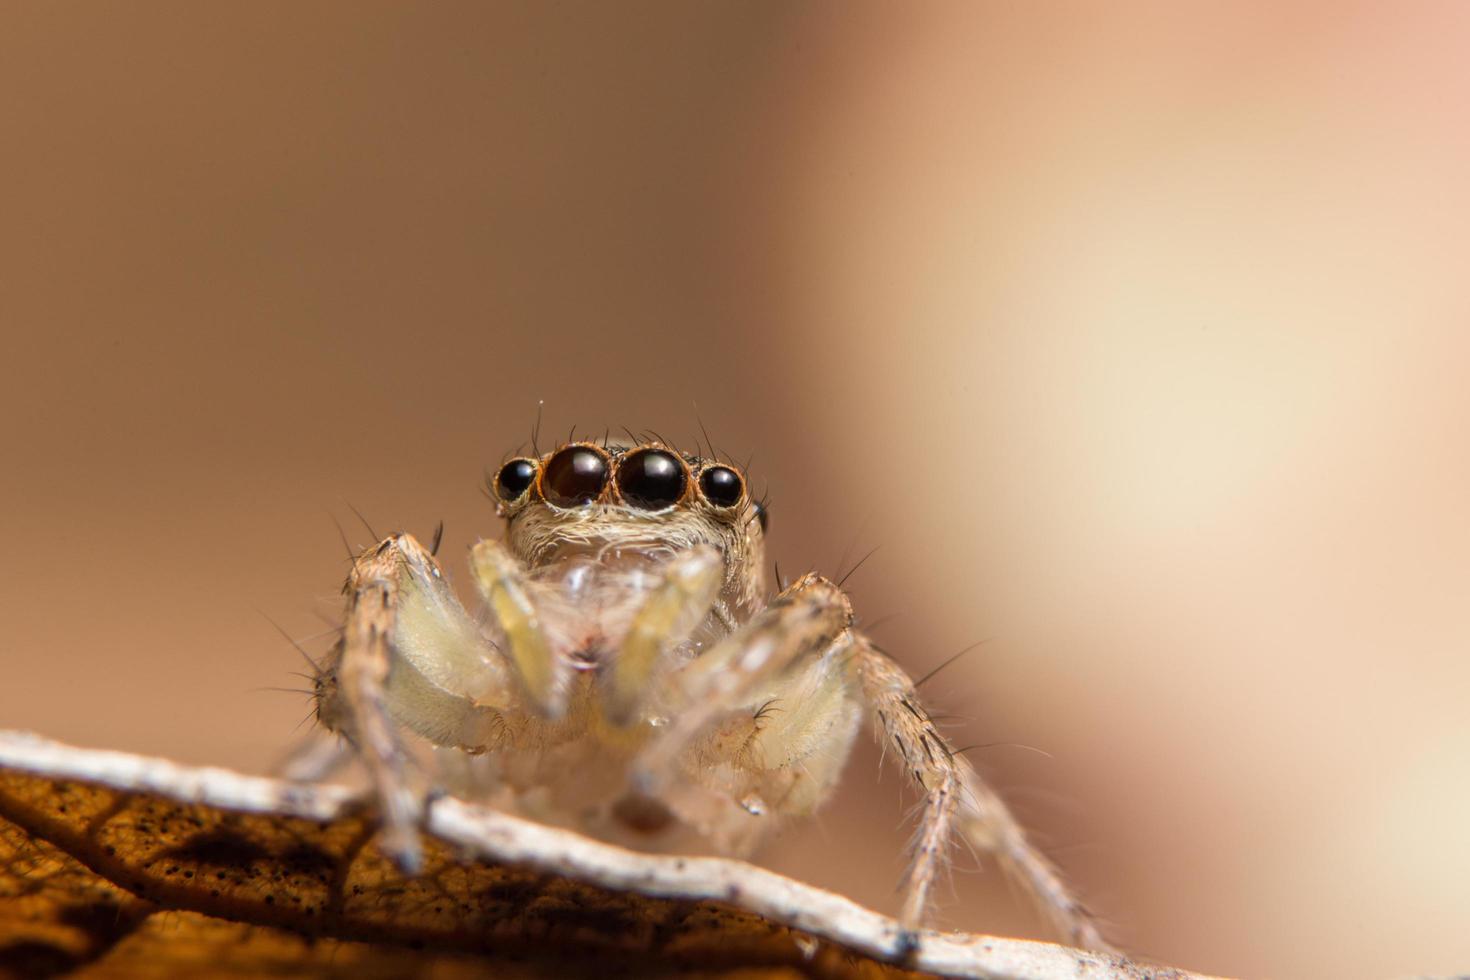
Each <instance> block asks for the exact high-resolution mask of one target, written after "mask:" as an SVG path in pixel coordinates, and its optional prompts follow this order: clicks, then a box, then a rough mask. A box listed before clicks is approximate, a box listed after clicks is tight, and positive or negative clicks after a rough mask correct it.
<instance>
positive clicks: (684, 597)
mask: <svg viewBox="0 0 1470 980" xmlns="http://www.w3.org/2000/svg"><path fill="white" fill-rule="evenodd" d="M724 572H725V565H724V562H723V561H722V560H721V558H720V553H719V552H718V551H716V550H715V549H714V548H711V547H700V548H696V549H694V550H693V551H689V552H685V553H684V554H681V555H679V556H678V557H677V558H675V559H673V560H672V561H670V562H669V564H668V565H667V566H666V568H665V569H664V580H663V583H662V584H661V585H660V586H659V587H658V588H656V589H654V590H653V592H652V594H650V595H649V597H648V599H647V600H646V601H645V602H644V604H643V606H642V608H641V609H639V610H638V613H637V615H635V616H634V617H633V622H632V625H631V626H629V628H628V633H627V635H626V636H625V637H624V639H623V644H622V647H621V648H620V649H619V651H618V655H617V657H616V659H614V660H613V661H612V663H611V665H610V666H609V667H608V670H607V674H606V676H605V678H604V680H603V685H604V686H603V700H602V705H603V712H604V714H605V716H606V718H607V720H608V721H610V722H611V723H612V724H614V725H617V726H619V727H623V726H627V725H629V724H631V723H633V722H634V721H636V720H638V708H639V706H640V705H641V704H643V702H644V700H645V698H646V696H647V694H648V691H649V687H650V685H651V684H652V681H653V678H654V676H655V674H656V672H657V670H658V667H659V665H660V664H661V663H662V662H663V661H664V659H665V658H666V657H667V656H668V654H669V653H670V651H672V650H673V649H674V648H675V647H677V646H678V645H679V644H680V643H683V642H684V641H685V640H687V639H689V636H690V634H691V633H693V632H694V630H695V628H696V627H698V626H699V624H700V623H702V622H704V620H705V618H706V617H707V616H709V612H710V607H711V606H712V605H713V604H714V601H715V596H716V595H717V594H718V593H719V590H720V584H721V581H722V579H723V576H724Z"/></svg>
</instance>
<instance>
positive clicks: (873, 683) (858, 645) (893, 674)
mask: <svg viewBox="0 0 1470 980" xmlns="http://www.w3.org/2000/svg"><path fill="white" fill-rule="evenodd" d="M851 664H852V668H853V669H854V670H855V671H856V672H857V677H858V681H859V683H860V685H861V688H862V692H863V698H864V700H865V701H866V702H867V703H868V706H869V708H870V709H871V710H872V712H873V714H874V716H875V719H876V725H877V728H878V729H879V731H880V732H881V735H882V737H883V740H884V742H885V745H886V746H887V747H888V748H890V749H892V750H893V751H894V752H895V754H897V756H898V757H899V758H900V759H901V760H902V761H903V764H904V765H905V767H906V768H907V769H908V771H909V774H910V775H911V776H912V777H913V779H914V781H915V782H916V783H918V784H919V787H920V789H921V790H922V792H923V793H924V812H923V816H922V818H921V820H920V824H919V832H918V838H917V842H916V846H915V852H914V856H913V861H912V862H911V863H910V865H909V870H908V874H907V875H906V877H905V880H904V884H903V890H904V903H903V911H902V912H901V914H900V919H901V921H902V922H903V923H904V925H906V926H908V927H910V928H918V927H919V926H920V925H921V924H922V921H923V918H924V913H925V912H926V910H927V909H928V907H929V902H930V890H931V888H932V886H933V884H934V881H935V879H936V878H937V877H938V874H939V872H940V871H941V870H942V869H943V868H944V865H945V861H946V859H947V857H948V851H949V847H950V843H951V841H952V838H953V835H954V832H955V830H959V831H960V832H961V833H962V834H963V835H964V837H965V839H966V840H967V841H969V842H970V843H971V844H972V845H974V846H976V847H979V848H982V849H984V850H986V851H988V852H990V853H992V854H994V855H995V856H996V858H997V860H998V861H999V862H1000V863H1001V865H1002V866H1003V867H1004V868H1005V870H1006V872H1007V873H1008V874H1010V875H1011V876H1012V877H1013V878H1014V879H1015V880H1017V881H1019V882H1020V883H1021V885H1022V886H1023V887H1024V888H1025V889H1026V891H1027V892H1028V893H1029V894H1030V895H1031V896H1032V898H1033V899H1035V901H1036V902H1037V904H1038V905H1039V906H1040V908H1041V910H1042V911H1043V913H1045V914H1046V916H1047V918H1048V919H1049V920H1050V921H1051V923H1052V925H1053V926H1054V927H1055V928H1056V930H1057V931H1058V933H1059V934H1060V935H1062V936H1063V937H1064V938H1065V939H1066V940H1067V941H1068V942H1071V943H1073V944H1075V945H1079V946H1085V947H1087V948H1090V949H1097V950H1108V949H1111V947H1110V946H1109V945H1108V943H1107V941H1106V940H1104V939H1103V937H1102V934H1101V932H1100V931H1099V930H1098V927H1097V923H1096V922H1094V921H1093V919H1092V917H1091V916H1090V915H1089V914H1088V912H1087V910H1086V909H1085V908H1083V906H1082V904H1081V903H1080V902H1079V901H1078V900H1077V898H1076V897H1075V896H1074V895H1073V894H1072V892H1071V890H1070V889H1069V888H1068V887H1067V885H1066V883H1065V882H1063V881H1062V879H1061V876H1060V874H1059V873H1058V872H1057V870H1056V868H1055V867H1054V866H1053V865H1052V864H1051V862H1050V861H1048V860H1047V859H1046V857H1045V856H1044V855H1043V854H1042V853H1041V852H1040V851H1038V850H1037V849H1036V848H1035V847H1034V846H1033V845H1032V844H1031V843H1030V842H1029V841H1028V840H1027V839H1026V835H1025V833H1024V832H1023V831H1022V830H1021V826H1020V824H1019V823H1017V822H1016V818H1015V817H1014V816H1012V815H1011V812H1010V810H1009V808H1007V807H1006V805H1005V803H1004V802H1003V801H1002V800H1001V799H1000V797H999V796H998V795H997V794H996V793H995V791H994V790H992V789H990V787H988V786H986V785H985V783H984V781H982V780H981V779H980V777H979V775H978V774H976V772H975V770H974V769H973V767H971V766H970V764H969V763H968V762H966V761H965V760H964V759H963V758H962V757H960V756H957V755H956V754H955V753H954V751H953V749H951V748H950V745H949V743H948V741H947V740H946V739H945V738H944V736H943V735H941V734H940V733H939V730H938V729H937V728H936V727H935V725H934V722H933V720H932V719H931V718H930V717H929V713H928V712H927V711H925V710H924V706H923V705H922V703H920V701H919V697H918V692H917V691H915V690H914V684H913V681H912V680H910V679H909V676H908V674H906V673H905V672H904V671H903V668H901V667H899V666H898V664H896V663H894V662H893V661H892V660H891V659H889V658H888V657H887V656H886V655H884V654H883V653H882V652H881V651H880V650H878V649H877V648H876V647H874V646H873V645H872V643H871V642H870V641H869V640H868V639H867V638H866V637H862V636H857V635H855V641H854V643H853V648H852V659H851Z"/></svg>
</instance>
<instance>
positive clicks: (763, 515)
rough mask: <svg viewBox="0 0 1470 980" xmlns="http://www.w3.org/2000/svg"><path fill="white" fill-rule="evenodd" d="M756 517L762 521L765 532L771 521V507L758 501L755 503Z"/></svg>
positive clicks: (762, 530) (763, 532)
mask: <svg viewBox="0 0 1470 980" xmlns="http://www.w3.org/2000/svg"><path fill="white" fill-rule="evenodd" d="M755 519H756V520H757V521H759V522H760V526H761V533H762V534H765V533H766V527H767V525H768V524H770V523H771V510H770V508H769V507H767V506H766V505H765V504H762V503H757V504H756V505H755Z"/></svg>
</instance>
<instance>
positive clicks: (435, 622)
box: [316, 440, 1105, 947]
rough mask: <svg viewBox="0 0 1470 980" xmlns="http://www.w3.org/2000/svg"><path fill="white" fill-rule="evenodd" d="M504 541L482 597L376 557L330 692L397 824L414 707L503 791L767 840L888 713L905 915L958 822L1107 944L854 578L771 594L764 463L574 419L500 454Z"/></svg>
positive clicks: (676, 841)
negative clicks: (895, 652) (905, 801)
mask: <svg viewBox="0 0 1470 980" xmlns="http://www.w3.org/2000/svg"><path fill="white" fill-rule="evenodd" d="M488 484H489V492H490V494H491V496H492V498H493V499H494V500H495V502H496V507H497V511H498V513H499V515H500V516H501V517H503V518H504V519H505V521H506V533H505V536H504V539H503V540H501V541H488V540H482V541H480V542H478V543H477V544H475V545H474V547H473V548H472V549H471V550H470V571H471V574H472V578H473V582H474V585H475V588H476V590H477V591H478V593H479V597H480V599H481V600H482V603H483V612H482V613H480V614H479V615H471V614H470V613H468V612H466V610H465V609H464V607H463V606H462V605H461V604H460V601H459V599H458V598H457V597H456V595H455V593H454V591H453V590H452V589H451V588H450V587H449V585H448V583H447V582H446V580H445V577H444V575H443V573H442V570H441V569H440V566H439V564H438V562H437V560H436V559H435V557H434V556H433V554H431V552H430V550H428V549H425V548H424V547H423V546H421V545H420V544H419V543H418V542H417V541H416V540H415V539H414V538H413V537H412V536H411V535H408V534H394V535H391V536H389V537H388V538H386V539H384V540H383V541H381V542H379V543H377V544H375V545H374V546H373V547H371V548H369V549H368V550H366V551H364V552H363V553H362V554H361V555H359V556H357V557H356V559H355V560H354V562H353V568H352V571H351V574H350V575H349V577H348V581H347V585H346V589H345V593H346V596H347V610H346V619H345V623H344V626H343V631H342V638H341V640H340V641H339V642H338V643H337V645H336V646H335V647H334V649H333V651H332V653H331V654H330V655H329V657H328V659H327V661H326V663H325V664H324V665H323V667H322V669H321V672H320V675H319V677H318V678H317V683H316V702H317V709H316V710H317V717H318V719H319V720H320V721H321V723H322V724H323V725H324V726H325V727H326V728H328V729H330V730H332V731H335V732H339V733H341V734H343V735H345V736H346V737H347V738H348V739H349V740H350V742H351V743H352V744H353V745H354V746H355V748H356V749H357V751H358V753H359V755H360V756H361V758H362V760H363V761H364V762H365V764H366V766H367V768H368V771H369V773H370V775H371V777H372V781H373V784H374V786H375V789H376V792H377V795H378V798H379V800H380V803H381V806H382V810H383V817H384V826H383V831H382V834H381V842H382V844H383V846H384V848H385V850H387V851H388V852H389V853H391V854H393V855H394V856H395V857H396V858H397V859H398V860H399V862H400V863H401V864H403V865H404V866H405V867H407V868H413V867H415V866H416V865H417V863H418V860H419V846H420V845H419V841H418V835H417V823H418V820H419V818H420V816H421V813H422V800H423V791H422V789H421V788H418V789H415V788H412V786H413V784H412V782H411V780H410V775H411V770H410V768H409V767H408V766H407V765H406V764H405V755H404V750H403V745H404V742H403V734H402V730H403V729H407V730H409V731H411V732H414V733H416V734H417V735H419V736H422V737H423V738H425V739H427V740H428V741H429V742H430V743H432V744H433V745H435V746H439V747H442V748H446V749H458V750H461V751H462V752H464V753H469V754H471V755H474V756H478V757H481V758H480V759H479V762H480V763H482V764H483V765H482V772H481V775H480V777H479V784H478V787H477V789H478V791H480V792H482V793H483V794H484V795H485V796H486V797H487V798H488V799H489V800H490V801H491V802H493V803H495V804H496V805H501V806H504V807H506V808H508V809H514V810H516V811H517V812H520V813H522V814H524V815H527V816H531V817H534V818H537V819H542V820H545V821H548V822H555V823H561V824H566V825H570V826H572V827H574V828H576V829H580V830H583V831H585V832H587V833H591V834H593V835H596V836H599V837H603V838H605V839H612V840H617V841H620V842H623V843H627V844H632V845H635V846H640V847H646V848H660V849H674V848H680V849H682V848H688V847H693V846H696V845H699V846H703V847H709V848H713V849H715V850H717V851H720V852H723V853H727V854H744V853H748V852H749V851H750V850H751V849H752V848H753V847H754V846H756V844H758V843H759V842H760V841H761V839H762V838H764V837H765V836H766V835H767V833H768V832H769V831H770V830H771V829H772V828H773V827H774V826H775V825H776V824H777V823H778V822H779V821H780V820H781V818H783V817H793V816H800V815H804V814H807V813H809V812H811V811H812V810H813V809H814V808H815V807H817V806H818V805H819V804H820V803H821V802H822V801H823V800H824V799H825V798H826V797H827V796H829V795H830V793H831V791H832V789H833V787H834V785H835V783H836V781H837V779H838V776H839V774H840V771H841V769H842V766H843V763H844V762H845V761H846V759H847V756H848V752H849V749H850V748H851V746H852V743H853V740H854V738H855V737H856V734H857V731H858V729H859V727H860V726H861V725H862V724H863V722H864V721H866V722H867V723H868V724H869V725H870V726H871V727H872V728H873V730H874V731H875V732H876V733H877V735H878V737H879V738H880V739H881V740H882V741H883V742H884V743H885V745H886V747H887V749H888V750H889V754H890V755H891V756H892V757H895V758H897V759H898V760H899V761H900V762H901V763H902V764H903V766H904V767H905V768H906V769H907V771H908V773H909V774H910V776H911V777H912V779H913V781H914V782H915V784H916V785H917V787H918V789H919V790H920V792H921V793H922V795H923V807H922V816H921V818H920V825H919V829H918V834H917V836H916V843H915V852H914V855H913V860H912V862H911V864H910V866H909V871H908V873H907V876H906V879H905V882H904V902H903V911H902V916H901V917H902V920H903V921H904V923H905V924H906V925H908V926H911V927H918V926H919V925H920V924H921V923H922V921H923V918H924V916H925V913H926V912H927V911H928V907H929V903H930V891H931V887H932V885H933V883H934V881H935V878H936V875H937V874H938V872H939V871H940V870H941V869H942V867H943V865H944V862H945V860H946V856H947V853H948V851H949V849H950V845H951V841H952V838H953V837H954V836H955V835H957V834H958V835H961V836H963V837H964V838H965V840H967V841H968V842H969V843H970V844H971V845H973V846H975V847H977V848H979V849H983V850H985V851H988V852H990V853H992V854H994V855H995V856H996V857H997V858H998V859H999V860H1000V862H1001V863H1002V864H1003V865H1004V866H1005V867H1006V869H1007V870H1008V871H1010V872H1011V873H1012V874H1014V875H1015V876H1016V878H1017V879H1018V880H1019V881H1020V882H1021V883H1022V884H1023V885H1024V886H1025V887H1026V888H1027V890H1028V891H1030V892H1031V893H1032V894H1033V895H1034V896H1035V897H1036V898H1037V899H1038V900H1039V902H1040V904H1041V906H1042V908H1043V909H1045V910H1046V911H1047V912H1048V914H1049V915H1050V917H1051V919H1052V921H1053V922H1054V924H1055V925H1056V927H1057V928H1058V930H1059V931H1060V932H1061V933H1062V935H1063V936H1064V937H1065V938H1067V939H1068V940H1070V941H1072V942H1074V943H1077V944H1079V945H1087V946H1092V947H1103V946H1104V945H1105V944H1104V943H1103V940H1102V938H1101V937H1100V935H1099V934H1098V931H1097V929H1096V927H1095V925H1094V924H1093V922H1092V920H1091V919H1090V918H1089V917H1088V915H1087V914H1086V912H1085V911H1084V910H1083V909H1082V907H1081V906H1080V905H1079V904H1078V902H1077V901H1076V900H1075V899H1074V898H1073V897H1072V895H1071V893H1070V892H1069V890H1068V889H1067V887H1066V886H1065V885H1064V883H1063V882H1062V880H1061V879H1060V877H1059V876H1058V874H1057V872H1056V871H1055V869H1054V868H1053V867H1052V865H1051V864H1050V863H1049V862H1048V861H1047V860H1046V859H1045V858H1044V857H1043V856H1042V855H1041V854H1040V853H1039V852H1038V851H1037V850H1036V849H1035V848H1034V847H1032V846H1031V845H1030V844H1029V843H1028V842H1027V840H1026V838H1025V835H1024V834H1023V833H1022V830H1021V828H1020V826H1019V825H1018V824H1017V822H1016V821H1015V820H1014V819H1013V818H1012V816H1011V814H1010V812H1009V811H1008V810H1007V808H1006V806H1005V805H1004V803H1003V802H1002V801H1001V800H1000V798H999V797H998V796H997V795H996V794H995V793H994V792H993V791H992V790H991V789H990V788H989V787H987V786H986V785H985V783H984V782H982V781H981V780H980V778H979V777H978V776H977V775H976V774H975V772H974V770H973V769H972V768H971V767H970V765H969V764H968V763H967V762H966V761H965V759H964V758H963V757H962V756H960V755H958V754H957V753H955V752H954V750H953V749H952V748H951V747H950V745H949V743H948V741H947V740H946V739H945V738H944V736H943V735H942V734H940V732H939V731H938V729H937V728H936V727H935V724H934V722H933V720H932V719H931V718H930V716H929V714H928V712H927V711H926V710H925V709H924V707H923V705H922V703H921V702H920V699H919V697H918V695H917V693H916V691H915V689H914V683H913V682H912V681H911V680H910V679H909V677H908V675H907V674H906V673H905V672H904V671H903V670H902V669H901V668H900V667H899V666H898V665H897V664H895V663H894V661H893V660H891V659H890V658H889V657H888V656H887V655H885V654H884V653H883V652H882V651H880V650H879V649H878V648H877V647H876V646H875V645H874V644H873V642H872V641H871V640H870V639H868V637H866V636H865V635H864V634H863V633H862V632H861V631H860V630H859V629H857V628H856V627H855V625H854V622H853V614H852V608H851V606H850V604H849V602H848V598H847V596H846V595H845V594H844V593H843V591H842V590H841V588H840V587H839V586H838V584H837V583H834V582H832V581H830V580H829V579H826V578H824V577H822V576H821V575H817V574H807V575H804V576H802V577H801V578H799V579H797V580H796V581H795V582H792V583H791V584H789V585H787V586H785V587H784V588H782V589H780V590H779V591H777V592H775V594H772V592H771V590H770V588H769V586H768V582H767V578H766V574H765V544H764V542H765V533H766V511H765V508H764V506H763V505H762V504H761V503H760V502H759V501H756V500H754V499H752V497H751V495H750V492H749V490H748V484H747V482H746V479H745V476H744V474H743V473H742V472H741V470H740V468H739V467H737V466H735V465H733V464H731V463H729V462H726V461H723V460H717V459H707V458H702V457H700V456H697V455H693V454H690V453H685V452H679V451H678V450H676V449H675V448H674V447H672V446H668V445H665V444H663V443H662V442H660V441H656V440H650V441H647V442H643V443H641V444H637V445H622V446H612V445H606V444H600V443H591V442H573V443H568V444H565V445H562V446H559V447H557V448H556V449H554V450H553V451H551V452H549V453H546V454H544V455H539V456H536V457H534V458H532V457H516V458H513V459H510V460H509V461H508V462H505V463H503V464H502V465H501V466H500V467H499V469H498V470H496V471H495V472H494V473H493V474H491V476H490V478H489V480H488Z"/></svg>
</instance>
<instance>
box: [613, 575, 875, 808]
mask: <svg viewBox="0 0 1470 980" xmlns="http://www.w3.org/2000/svg"><path fill="white" fill-rule="evenodd" d="M851 622H852V609H851V607H850V606H849V605H848V602H847V597H846V596H845V595H844V594H843V593H842V590H841V589H839V588H837V586H835V585H833V584H832V583H831V582H829V581H827V580H826V579H824V578H821V577H820V576H817V575H806V576H803V577H802V578H800V579H798V580H797V581H796V582H794V583H792V585H791V586H790V587H789V588H787V589H786V591H784V592H782V593H781V594H780V595H779V596H777V597H776V599H775V600H774V601H772V603H771V604H770V605H769V606H767V607H766V608H765V609H763V610H762V611H761V612H760V613H759V614H757V615H756V616H755V617H754V618H753V619H751V620H750V622H749V623H747V624H745V626H743V627H741V628H740V629H739V630H737V631H736V632H735V633H733V634H731V635H730V636H728V637H726V638H725V639H724V640H721V641H720V642H719V643H717V644H716V645H715V646H714V647H713V648H711V649H710V650H709V651H708V652H707V653H704V654H702V655H701V656H699V657H696V658H695V659H694V660H691V661H690V662H689V663H687V664H685V665H684V666H683V667H682V668H680V669H679V670H678V671H677V672H675V674H674V675H673V676H672V677H671V678H669V684H668V685H667V686H668V689H669V692H668V697H669V700H670V702H671V711H670V714H671V716H672V723H671V724H670V725H669V727H668V728H667V729H666V730H665V731H664V732H663V733H662V734H661V735H660V736H659V737H658V738H656V739H655V740H654V741H653V742H651V743H650V744H649V745H648V747H647V748H645V749H644V750H643V752H642V753H641V754H640V755H639V756H638V758H637V759H636V760H635V761H634V764H633V772H632V777H633V785H634V788H635V789H636V790H637V791H638V792H640V793H644V794H648V795H656V794H657V792H658V791H659V789H661V788H662V787H663V786H664V785H666V784H667V782H668V781H669V780H671V779H673V778H675V777H676V775H677V773H676V767H675V762H676V761H677V760H678V758H679V757H680V755H681V754H682V753H683V752H684V751H685V750H686V749H687V748H688V747H689V746H690V744H691V743H693V742H694V740H695V739H697V738H698V737H700V736H701V735H703V734H705V733H706V732H707V731H708V729H709V728H710V726H711V725H712V724H713V723H714V722H715V721H717V720H718V719H720V718H721V717H722V716H723V715H725V714H727V713H729V712H731V711H735V710H738V709H739V708H741V707H743V706H746V705H747V704H748V703H749V701H750V700H751V698H752V697H754V696H755V695H756V693H757V691H758V689H759V688H760V687H761V686H762V685H764V684H768V683H770V682H772V681H773V680H775V679H776V678H777V677H779V676H780V675H781V674H782V673H784V672H785V671H786V670H787V669H789V668H790V667H791V666H792V665H793V664H795V663H797V662H798V661H800V660H802V659H803V658H806V657H810V656H813V655H818V654H821V653H823V652H824V651H826V650H828V649H829V648H831V647H832V646H834V645H835V644H838V643H840V642H842V640H843V637H844V636H845V634H846V632H847V630H848V628H849V625H850V624H851Z"/></svg>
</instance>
